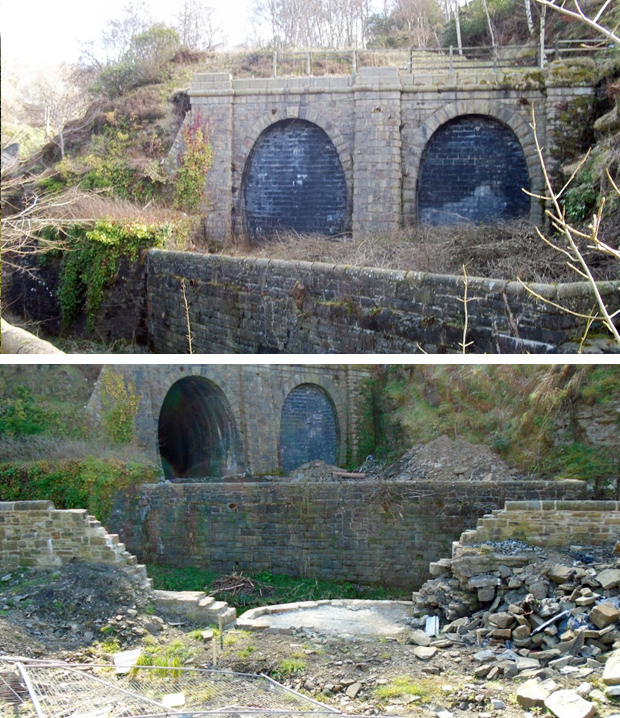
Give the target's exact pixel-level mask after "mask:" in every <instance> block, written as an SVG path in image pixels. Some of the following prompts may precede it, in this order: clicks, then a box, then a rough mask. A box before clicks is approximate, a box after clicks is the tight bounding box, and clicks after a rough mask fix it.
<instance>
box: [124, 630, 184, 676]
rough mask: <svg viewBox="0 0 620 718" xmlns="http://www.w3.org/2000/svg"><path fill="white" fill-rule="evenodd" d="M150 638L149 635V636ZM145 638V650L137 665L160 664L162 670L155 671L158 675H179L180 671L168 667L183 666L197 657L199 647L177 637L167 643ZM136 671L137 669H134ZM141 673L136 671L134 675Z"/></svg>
mask: <svg viewBox="0 0 620 718" xmlns="http://www.w3.org/2000/svg"><path fill="white" fill-rule="evenodd" d="M147 638H148V637H147ZM147 638H145V640H144V645H145V650H144V652H143V653H142V655H141V656H140V657H139V658H138V660H137V661H136V665H137V666H158V667H161V669H162V670H157V671H156V672H155V673H156V675H158V676H166V675H172V676H178V675H179V673H180V672H179V671H174V670H173V671H167V670H165V669H166V668H173V669H174V668H181V667H182V666H183V665H185V664H186V663H187V662H188V661H190V660H191V659H193V658H195V656H196V654H197V648H196V647H195V646H191V645H189V644H187V643H184V642H183V641H181V640H179V639H177V640H175V641H172V642H171V643H167V644H166V645H160V644H158V643H157V641H156V640H155V639H151V640H147ZM134 671H135V669H134ZM136 674H137V675H140V674H139V673H138V671H135V673H134V675H136Z"/></svg>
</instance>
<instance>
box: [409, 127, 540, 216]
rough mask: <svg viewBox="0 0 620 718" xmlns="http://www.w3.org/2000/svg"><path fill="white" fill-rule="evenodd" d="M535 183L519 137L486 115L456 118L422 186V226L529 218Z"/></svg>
mask: <svg viewBox="0 0 620 718" xmlns="http://www.w3.org/2000/svg"><path fill="white" fill-rule="evenodd" d="M523 189H526V190H529V189H530V178H529V173H528V168H527V164H526V160H525V155H524V153H523V149H522V148H521V145H520V143H519V140H518V138H517V136H516V135H515V133H514V132H513V131H512V130H511V129H510V127H507V126H506V125H504V124H502V123H501V122H499V121H497V120H495V119H493V118H490V117H484V116H482V115H465V116H461V117H456V118H454V119H452V120H450V121H449V122H446V123H445V124H444V125H442V126H441V127H439V129H438V130H437V131H436V132H435V133H434V135H433V136H432V137H431V139H430V141H429V143H428V145H427V147H426V151H425V154H424V157H423V159H422V166H421V169H420V180H419V185H418V212H419V219H420V221H421V222H424V223H427V224H432V225H446V224H459V223H462V222H475V223H481V222H489V221H494V220H498V219H499V220H501V219H511V218H516V217H520V216H527V215H528V213H529V211H530V203H531V200H530V197H529V196H528V195H527V194H526V193H525V192H524V191H523Z"/></svg>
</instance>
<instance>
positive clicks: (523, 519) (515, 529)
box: [460, 500, 620, 548]
mask: <svg viewBox="0 0 620 718" xmlns="http://www.w3.org/2000/svg"><path fill="white" fill-rule="evenodd" d="M618 538H620V501H567V500H559V501H558V500H555V501H553V500H535V501H534V500H529V501H507V502H506V505H505V507H504V508H503V509H499V510H496V511H493V512H492V513H491V514H488V515H486V516H484V517H482V518H481V519H479V520H478V525H477V527H476V529H475V530H473V531H466V532H465V533H464V534H463V535H462V536H461V539H460V543H461V545H462V546H470V545H472V544H479V543H483V542H485V541H504V540H505V539H519V540H521V541H525V542H526V543H529V544H532V545H535V546H541V547H543V548H544V547H547V548H552V547H558V546H566V545H567V544H585V545H593V546H598V545H601V544H607V543H612V542H613V541H617V540H618Z"/></svg>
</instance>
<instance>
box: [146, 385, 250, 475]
mask: <svg viewBox="0 0 620 718" xmlns="http://www.w3.org/2000/svg"><path fill="white" fill-rule="evenodd" d="M158 438H159V452H160V455H161V460H162V465H163V469H164V474H165V476H166V478H167V479H189V478H208V477H222V476H225V475H227V474H234V473H238V471H239V467H238V465H237V464H238V461H239V458H240V457H241V451H240V444H239V438H238V434H237V429H236V426H235V420H234V417H233V415H232V411H231V409H230V406H229V404H228V401H227V399H226V397H225V395H224V392H223V391H222V390H221V389H220V388H219V387H218V386H216V385H215V384H214V383H213V382H211V381H209V380H208V379H205V378H203V377H199V376H190V377H185V378H183V379H179V381H177V382H175V383H174V384H173V385H172V386H171V387H170V390H169V391H168V393H167V394H166V398H165V399H164V403H163V404H162V407H161V411H160V414H159V427H158Z"/></svg>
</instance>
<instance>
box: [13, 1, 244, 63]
mask: <svg viewBox="0 0 620 718" xmlns="http://www.w3.org/2000/svg"><path fill="white" fill-rule="evenodd" d="M209 4H211V5H212V6H213V7H214V9H215V12H216V19H217V24H220V25H221V26H222V33H223V34H224V35H226V36H227V38H228V41H227V46H228V47H234V46H235V45H238V44H241V43H243V42H244V40H245V39H246V38H247V37H248V36H249V35H250V32H251V27H250V22H249V15H250V7H251V0H211V2H210V3H209ZM125 5H126V0H94V2H93V0H90V2H89V0H1V1H0V32H1V33H2V61H3V63H4V62H5V60H9V61H10V62H11V64H12V63H13V62H19V63H20V64H22V63H23V65H24V67H41V66H44V65H46V64H50V63H51V64H58V63H59V62H75V61H76V60H77V59H78V57H79V54H80V45H79V41H80V40H81V41H85V40H90V39H95V38H97V37H98V36H99V34H100V33H101V30H102V29H103V28H104V26H105V24H106V22H107V21H108V20H111V19H113V18H117V17H120V16H121V15H122V11H123V8H124V6H125ZM148 6H149V9H150V12H151V15H152V16H153V19H154V20H155V21H158V20H159V21H163V22H166V21H167V22H172V19H173V18H174V16H175V14H176V12H177V9H178V3H177V2H176V1H175V0H148Z"/></svg>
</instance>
